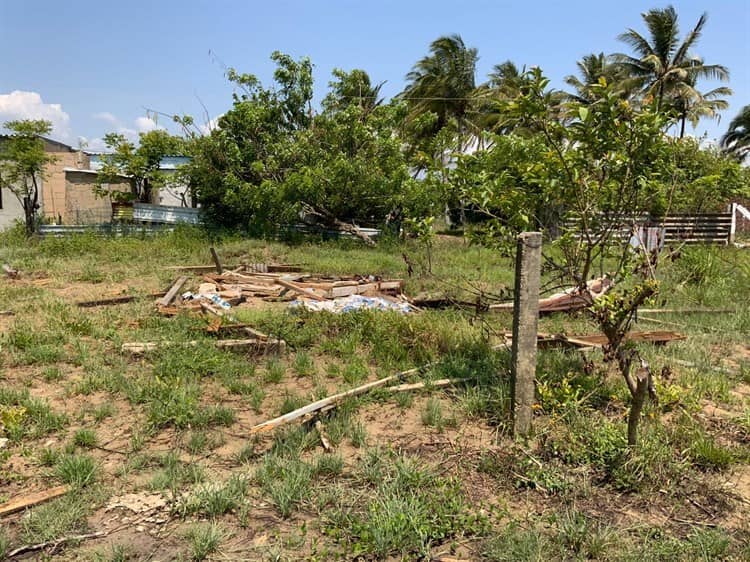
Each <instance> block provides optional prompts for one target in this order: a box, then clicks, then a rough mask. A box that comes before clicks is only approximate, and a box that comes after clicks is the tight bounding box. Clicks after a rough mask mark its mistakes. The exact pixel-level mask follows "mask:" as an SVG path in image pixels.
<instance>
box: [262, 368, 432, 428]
mask: <svg viewBox="0 0 750 562" xmlns="http://www.w3.org/2000/svg"><path fill="white" fill-rule="evenodd" d="M424 368H425V367H416V368H414V369H409V370H408V371H402V372H401V373H397V374H395V375H390V376H388V377H385V378H382V379H378V380H376V381H373V382H368V383H367V384H363V385H362V386H358V387H356V388H352V389H350V390H347V391H344V392H339V393H338V394H334V395H332V396H329V397H327V398H323V399H321V400H317V401H315V402H312V403H310V404H308V405H307V406H303V407H301V408H297V409H296V410H294V411H292V412H289V413H288V414H284V415H283V416H279V417H277V418H274V419H272V420H268V421H265V422H263V423H259V424H258V425H255V426H253V427H251V428H250V429H249V430H248V435H255V434H257V433H265V432H267V431H271V430H273V429H276V428H277V427H281V426H282V425H286V424H288V423H290V422H293V421H294V420H297V419H299V418H302V417H305V416H308V415H310V414H314V413H316V412H319V411H322V410H324V409H326V408H328V407H334V406H336V405H337V404H340V403H341V402H342V401H343V400H345V399H346V398H350V397H352V396H358V395H360V394H364V393H365V392H369V391H370V390H373V389H375V388H380V387H382V386H386V385H388V384H390V383H392V382H395V381H398V380H402V379H403V378H404V377H406V376H408V375H412V374H415V373H418V372H420V371H421V370H422V369H424Z"/></svg>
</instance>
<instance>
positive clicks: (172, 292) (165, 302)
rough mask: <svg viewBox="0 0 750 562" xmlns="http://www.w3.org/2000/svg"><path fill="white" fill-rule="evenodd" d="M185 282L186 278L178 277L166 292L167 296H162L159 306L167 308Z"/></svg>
mask: <svg viewBox="0 0 750 562" xmlns="http://www.w3.org/2000/svg"><path fill="white" fill-rule="evenodd" d="M187 280H188V278H187V277H186V276H185V275H183V276H182V277H178V278H177V279H176V280H175V282H174V283H173V284H172V286H171V287H170V288H169V291H167V294H166V295H164V296H163V297H162V299H161V300H160V301H159V306H169V305H170V304H171V303H172V301H173V300H174V299H175V297H176V296H177V293H179V292H180V289H182V286H183V285H184V284H185V283H186V282H187Z"/></svg>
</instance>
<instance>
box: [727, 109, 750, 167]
mask: <svg viewBox="0 0 750 562" xmlns="http://www.w3.org/2000/svg"><path fill="white" fill-rule="evenodd" d="M721 147H722V149H723V150H724V152H726V153H727V154H729V155H731V156H734V157H735V158H736V159H737V160H739V161H740V162H741V161H742V160H744V159H745V158H746V157H747V155H748V154H750V105H746V106H745V107H743V108H742V109H741V110H740V112H739V113H738V114H737V116H736V117H735V118H734V119H732V122H731V123H730V124H729V129H728V130H727V132H726V133H724V136H723V137H721Z"/></svg>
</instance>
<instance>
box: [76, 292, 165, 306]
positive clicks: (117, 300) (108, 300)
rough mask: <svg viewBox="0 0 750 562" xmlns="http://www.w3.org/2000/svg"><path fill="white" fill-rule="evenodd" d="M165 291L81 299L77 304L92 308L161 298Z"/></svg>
mask: <svg viewBox="0 0 750 562" xmlns="http://www.w3.org/2000/svg"><path fill="white" fill-rule="evenodd" d="M166 294H167V293H165V292H164V291H157V292H155V293H149V294H147V295H122V296H120V297H105V298H102V299H95V300H90V301H80V302H77V303H76V306H79V307H81V308H91V307H94V306H108V305H113V304H126V303H129V302H133V301H134V300H138V299H143V298H159V297H163V296H164V295H166Z"/></svg>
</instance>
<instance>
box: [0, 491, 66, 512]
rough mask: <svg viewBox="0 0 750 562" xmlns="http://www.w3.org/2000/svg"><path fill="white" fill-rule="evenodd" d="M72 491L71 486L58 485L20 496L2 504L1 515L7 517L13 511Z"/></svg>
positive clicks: (0, 506) (0, 507)
mask: <svg viewBox="0 0 750 562" xmlns="http://www.w3.org/2000/svg"><path fill="white" fill-rule="evenodd" d="M69 491H70V487H69V486H56V487H54V488H50V489H49V490H43V491H41V492H33V493H31V494H27V495H25V496H22V497H20V498H15V499H12V500H10V501H9V502H7V503H4V504H2V505H0V517H5V516H6V515H10V514H11V513H16V512H17V511H22V510H24V509H26V508H27V507H33V506H35V505H39V504H40V503H44V502H46V501H49V500H51V499H54V498H58V497H60V496H63V495H65V494H67V493H68V492H69Z"/></svg>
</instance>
